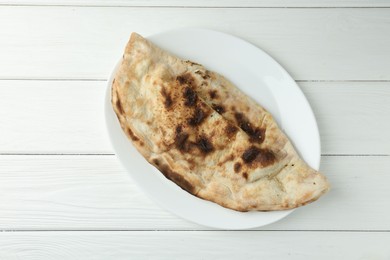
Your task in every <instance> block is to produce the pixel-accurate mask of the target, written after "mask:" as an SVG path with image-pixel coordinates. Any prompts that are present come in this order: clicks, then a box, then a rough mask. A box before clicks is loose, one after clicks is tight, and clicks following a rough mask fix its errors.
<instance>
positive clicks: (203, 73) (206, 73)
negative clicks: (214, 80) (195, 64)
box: [195, 70, 211, 80]
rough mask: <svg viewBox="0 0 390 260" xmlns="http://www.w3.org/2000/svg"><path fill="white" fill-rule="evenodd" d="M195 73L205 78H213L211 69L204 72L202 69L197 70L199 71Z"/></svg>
mask: <svg viewBox="0 0 390 260" xmlns="http://www.w3.org/2000/svg"><path fill="white" fill-rule="evenodd" d="M195 74H198V75H200V76H201V77H202V78H203V79H204V80H206V79H209V78H211V76H210V71H208V70H206V71H204V72H203V71H201V70H197V71H195Z"/></svg>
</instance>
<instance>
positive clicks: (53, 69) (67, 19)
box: [0, 6, 390, 80]
mask: <svg viewBox="0 0 390 260" xmlns="http://www.w3.org/2000/svg"><path fill="white" fill-rule="evenodd" d="M178 26H179V27H201V28H209V29H214V30H220V31H223V32H228V33H230V34H233V35H236V36H238V37H241V38H243V39H245V40H247V41H249V42H252V43H253V44H255V45H256V46H259V47H260V48H262V49H264V50H265V51H266V52H268V53H269V54H270V55H271V56H273V57H274V58H275V59H276V60H277V61H279V62H280V63H281V64H282V65H283V66H284V67H285V68H286V69H287V71H289V72H290V73H291V74H292V76H293V77H294V78H295V79H297V80H390V37H389V33H388V32H389V31H390V9H389V8H379V9H371V8H368V9H364V8H363V9H361V8H341V9H338V8H315V9H310V8H302V9H300V8H268V9H267V8H266V9H263V8H237V9H236V8H181V9H180V10H178V8H137V7H112V8H105V7H72V6H69V7H62V6H54V7H42V6H38V7H31V6H24V7H23V6H17V7H12V6H2V7H1V8H0V35H1V36H2V40H1V41H0V57H1V59H0V68H1V70H0V78H2V79H10V78H12V79H23V78H35V79H36V78H45V79H46V78H52V79H53V78H54V79H61V78H66V79H68V78H72V79H106V78H107V77H108V75H109V73H110V71H111V69H112V67H113V66H114V64H116V61H117V60H118V58H119V57H120V56H121V54H122V50H123V48H124V46H125V43H126V42H127V40H128V38H129V35H130V33H131V32H132V31H137V32H139V33H141V34H143V35H150V34H154V33H157V32H161V31H164V30H169V29H174V28H177V27H178Z"/></svg>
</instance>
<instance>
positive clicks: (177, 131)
mask: <svg viewBox="0 0 390 260" xmlns="http://www.w3.org/2000/svg"><path fill="white" fill-rule="evenodd" d="M182 131H183V127H182V126H181V125H178V126H176V133H177V134H180V133H181V132H182Z"/></svg>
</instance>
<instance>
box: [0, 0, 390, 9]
mask: <svg viewBox="0 0 390 260" xmlns="http://www.w3.org/2000/svg"><path fill="white" fill-rule="evenodd" d="M0 5H29V6H40V5H46V6H64V5H65V6H142V7H152V6H159V7H161V6H167V7H268V8H269V7H283V8H284V7H317V8H318V7H321V8H327V7H331V8H333V7H343V8H345V7H389V6H390V3H389V2H388V1H386V0H375V1H370V0H353V1H352V0H340V1H339V0H321V1H310V0H293V1H291V0H290V1H284V0H241V1H237V0H197V1H191V0H185V1H183V0H163V1H161V0H148V1H145V0H131V1H129V0H111V1H110V0H94V1H90V0H71V1H64V0H39V1H36V0H18V1H15V0H0Z"/></svg>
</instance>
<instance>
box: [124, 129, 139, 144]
mask: <svg viewBox="0 0 390 260" xmlns="http://www.w3.org/2000/svg"><path fill="white" fill-rule="evenodd" d="M126 133H127V135H128V136H130V138H131V140H133V141H134V142H136V141H138V140H139V139H138V137H137V136H136V135H135V134H134V133H133V131H131V129H130V128H126Z"/></svg>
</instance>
